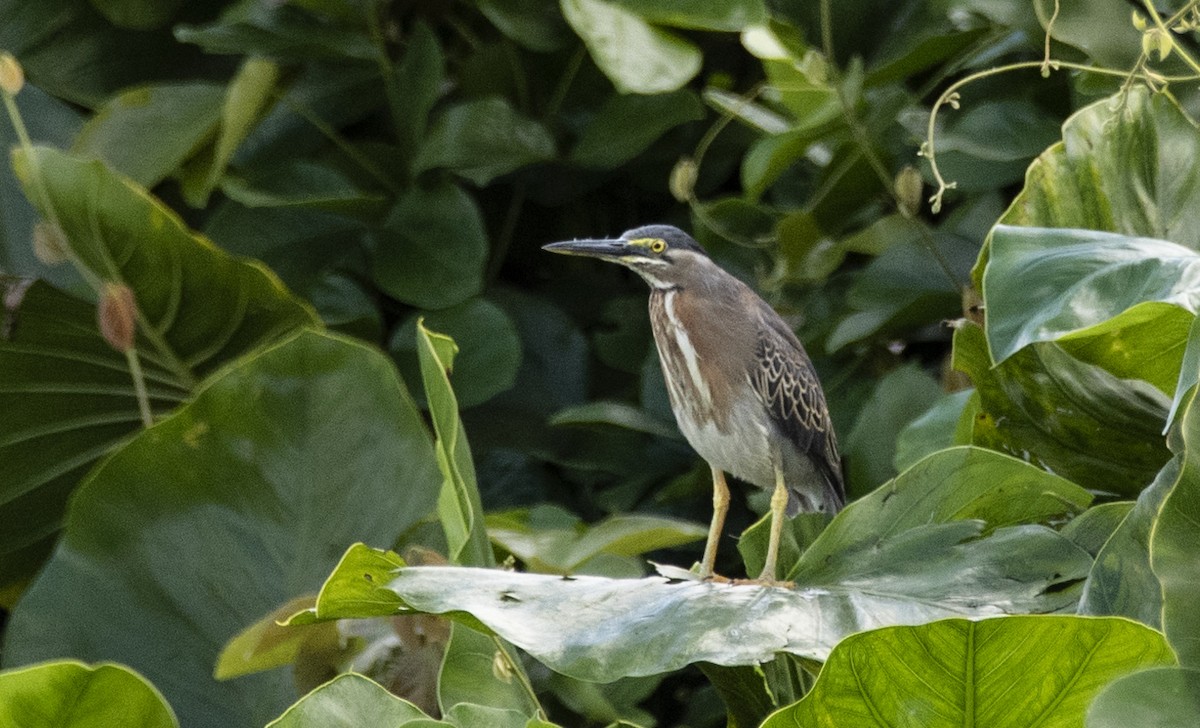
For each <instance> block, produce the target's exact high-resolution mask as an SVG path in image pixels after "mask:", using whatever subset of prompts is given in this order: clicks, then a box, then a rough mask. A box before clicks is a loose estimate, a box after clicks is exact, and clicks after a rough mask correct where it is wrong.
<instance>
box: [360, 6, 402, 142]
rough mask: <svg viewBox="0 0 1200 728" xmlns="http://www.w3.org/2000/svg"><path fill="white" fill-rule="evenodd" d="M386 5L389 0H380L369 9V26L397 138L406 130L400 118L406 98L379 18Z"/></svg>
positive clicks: (400, 137)
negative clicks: (401, 92) (397, 79)
mask: <svg viewBox="0 0 1200 728" xmlns="http://www.w3.org/2000/svg"><path fill="white" fill-rule="evenodd" d="M385 5H387V0H380V2H377V3H375V4H374V5H373V6H372V7H371V8H370V10H368V11H367V27H368V29H369V32H370V34H371V43H372V44H373V45H374V47H375V62H376V63H377V64H378V65H379V73H380V75H381V76H382V77H383V92H384V94H385V95H386V96H387V101H388V108H389V110H390V111H391V116H392V124H393V125H395V132H396V138H397V139H403V138H404V130H403V128H402V126H401V121H400V120H401V119H403V118H404V99H402V98H400V89H399V88H398V87H397V86H396V69H395V67H394V66H393V65H392V58H391V56H389V55H388V50H387V39H386V38H385V37H384V34H383V23H382V22H381V21H380V18H379V16H380V14H381V13H382V12H383V9H384V6H385Z"/></svg>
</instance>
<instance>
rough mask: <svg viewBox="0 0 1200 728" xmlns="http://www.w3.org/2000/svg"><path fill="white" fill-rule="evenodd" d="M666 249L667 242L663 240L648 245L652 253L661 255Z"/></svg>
mask: <svg viewBox="0 0 1200 728" xmlns="http://www.w3.org/2000/svg"><path fill="white" fill-rule="evenodd" d="M666 249H667V242H666V241H665V240H654V241H653V242H651V243H650V251H651V252H653V253H661V252H663V251H664V250H666Z"/></svg>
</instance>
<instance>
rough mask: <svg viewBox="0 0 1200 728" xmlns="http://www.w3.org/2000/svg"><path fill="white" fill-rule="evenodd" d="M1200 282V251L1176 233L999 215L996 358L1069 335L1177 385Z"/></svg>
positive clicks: (991, 316)
mask: <svg viewBox="0 0 1200 728" xmlns="http://www.w3.org/2000/svg"><path fill="white" fill-rule="evenodd" d="M1198 282H1200V253H1197V252H1196V251H1194V250H1191V249H1189V248H1185V247H1184V246H1182V245H1176V244H1175V243H1169V242H1166V241H1164V240H1152V239H1149V238H1133V237H1128V236H1125V235H1117V234H1114V233H1104V232H1099V231H1095V230H1066V229H1048V228H1029V227H1011V226H1008V225H997V226H996V227H995V228H994V229H993V231H992V235H991V257H990V258H989V260H988V264H987V268H986V269H984V272H983V302H984V308H985V310H986V311H987V325H986V329H987V336H988V345H989V347H990V350H991V354H992V359H993V361H995V362H1002V361H1004V360H1005V359H1007V358H1008V357H1010V356H1012V355H1013V354H1015V353H1016V352H1017V351H1019V350H1020V349H1021V348H1023V347H1025V346H1028V345H1030V344H1033V343H1036V342H1041V341H1064V340H1065V341H1069V342H1070V344H1068V346H1069V347H1071V349H1072V350H1074V349H1075V348H1077V347H1085V351H1086V358H1087V360H1088V361H1091V362H1093V363H1096V364H1100V365H1101V366H1103V367H1104V368H1105V369H1107V370H1109V371H1110V372H1113V373H1114V374H1116V375H1118V376H1122V377H1126V378H1129V377H1138V378H1141V379H1145V380H1146V381H1149V382H1150V383H1152V384H1154V385H1155V386H1157V387H1158V388H1159V389H1161V390H1163V391H1164V392H1173V391H1174V387H1175V383H1176V380H1177V379H1178V378H1179V367H1180V362H1181V360H1182V358H1183V351H1184V348H1185V346H1186V342H1187V334H1188V328H1189V326H1190V325H1191V321H1192V318H1193V317H1194V315H1195V313H1196V312H1197V310H1200V286H1198ZM1101 337H1103V340H1102V341H1097V339H1099V338H1101ZM1089 340H1090V341H1089Z"/></svg>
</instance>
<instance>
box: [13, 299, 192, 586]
mask: <svg viewBox="0 0 1200 728" xmlns="http://www.w3.org/2000/svg"><path fill="white" fill-rule="evenodd" d="M15 290H16V289H14V291H15ZM5 300H6V301H8V302H10V303H13V304H15V305H13V307H12V309H11V310H10V311H9V315H11V316H12V321H11V327H10V331H9V332H8V333H7V335H4V336H0V411H3V412H4V413H5V414H4V416H3V417H0V520H3V522H4V523H5V527H4V528H3V529H0V584H2V585H3V586H5V587H10V588H11V587H14V586H17V585H19V584H20V583H21V582H23V581H25V580H27V579H29V578H30V577H32V576H33V574H34V573H35V572H36V570H37V569H38V567H40V566H41V564H42V562H43V561H44V560H45V558H46V556H48V555H49V553H50V550H51V549H52V548H53V546H54V540H55V539H56V538H57V536H58V529H59V528H60V526H61V522H62V518H63V514H64V513H65V511H66V506H67V500H68V498H69V497H70V495H71V493H72V491H73V490H74V488H75V484H76V483H78V482H79V479H80V478H81V477H83V475H84V473H86V472H87V470H88V469H89V468H90V467H91V466H92V465H93V464H94V463H95V462H96V460H97V459H98V458H100V457H101V456H103V455H104V454H105V453H107V452H108V451H109V450H111V449H112V448H113V447H115V446H116V445H117V444H118V443H120V442H121V441H122V440H124V439H125V438H126V437H128V436H129V435H130V434H131V433H132V432H134V431H135V430H136V429H137V428H138V427H139V425H140V424H141V419H140V416H139V414H138V406H137V400H136V394H135V392H134V385H133V379H132V377H131V375H130V373H129V366H128V363H127V362H126V361H125V357H124V356H122V355H121V354H120V353H118V352H116V351H115V350H114V349H113V348H112V347H111V346H109V345H108V343H107V342H106V341H104V339H103V337H101V335H100V331H99V330H98V329H97V327H96V309H95V306H93V305H92V304H89V303H86V302H84V301H80V300H79V299H77V298H74V297H72V296H68V295H67V294H65V293H61V292H59V291H57V290H55V289H53V288H51V287H50V286H48V285H46V284H45V283H41V282H36V283H33V284H32V285H31V286H29V287H28V288H27V289H25V290H24V292H23V295H21V296H19V297H18V296H16V295H13V293H12V292H8V295H6V297H5ZM143 373H144V375H145V377H146V388H147V394H148V395H149V397H150V404H151V407H152V409H153V410H154V411H156V412H166V411H168V410H170V409H171V408H172V407H175V406H177V405H178V404H179V403H180V402H182V401H183V400H184V399H185V398H186V397H187V396H188V392H187V390H186V389H184V388H183V387H181V386H180V385H179V383H178V382H176V381H175V380H174V379H173V378H172V377H171V375H170V373H169V372H166V371H164V370H163V369H162V367H160V366H157V365H156V364H155V363H154V362H152V361H147V362H146V364H145V366H144V367H143ZM11 596H15V593H14V594H13V595H10V596H9V597H7V598H6V599H5V602H6V603H9V604H11Z"/></svg>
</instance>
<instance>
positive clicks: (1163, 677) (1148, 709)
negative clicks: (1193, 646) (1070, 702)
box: [1085, 667, 1200, 728]
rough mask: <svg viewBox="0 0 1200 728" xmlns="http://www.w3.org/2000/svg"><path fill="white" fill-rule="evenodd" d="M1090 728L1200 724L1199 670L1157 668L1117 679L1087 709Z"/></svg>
mask: <svg viewBox="0 0 1200 728" xmlns="http://www.w3.org/2000/svg"><path fill="white" fill-rule="evenodd" d="M1085 725H1086V726H1087V728H1128V726H1134V725H1144V726H1154V727H1155V728H1192V727H1193V726H1196V725H1200V670H1191V669H1186V668H1177V667H1157V668H1152V669H1150V670H1141V671H1139V672H1136V673H1134V674H1132V675H1126V676H1125V677H1123V678H1120V679H1119V680H1114V681H1113V682H1111V683H1109V684H1108V686H1107V687H1105V688H1104V689H1103V690H1101V691H1100V694H1099V695H1097V696H1096V699H1095V700H1093V701H1092V705H1091V707H1090V708H1088V712H1087V721H1086V723H1085Z"/></svg>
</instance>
